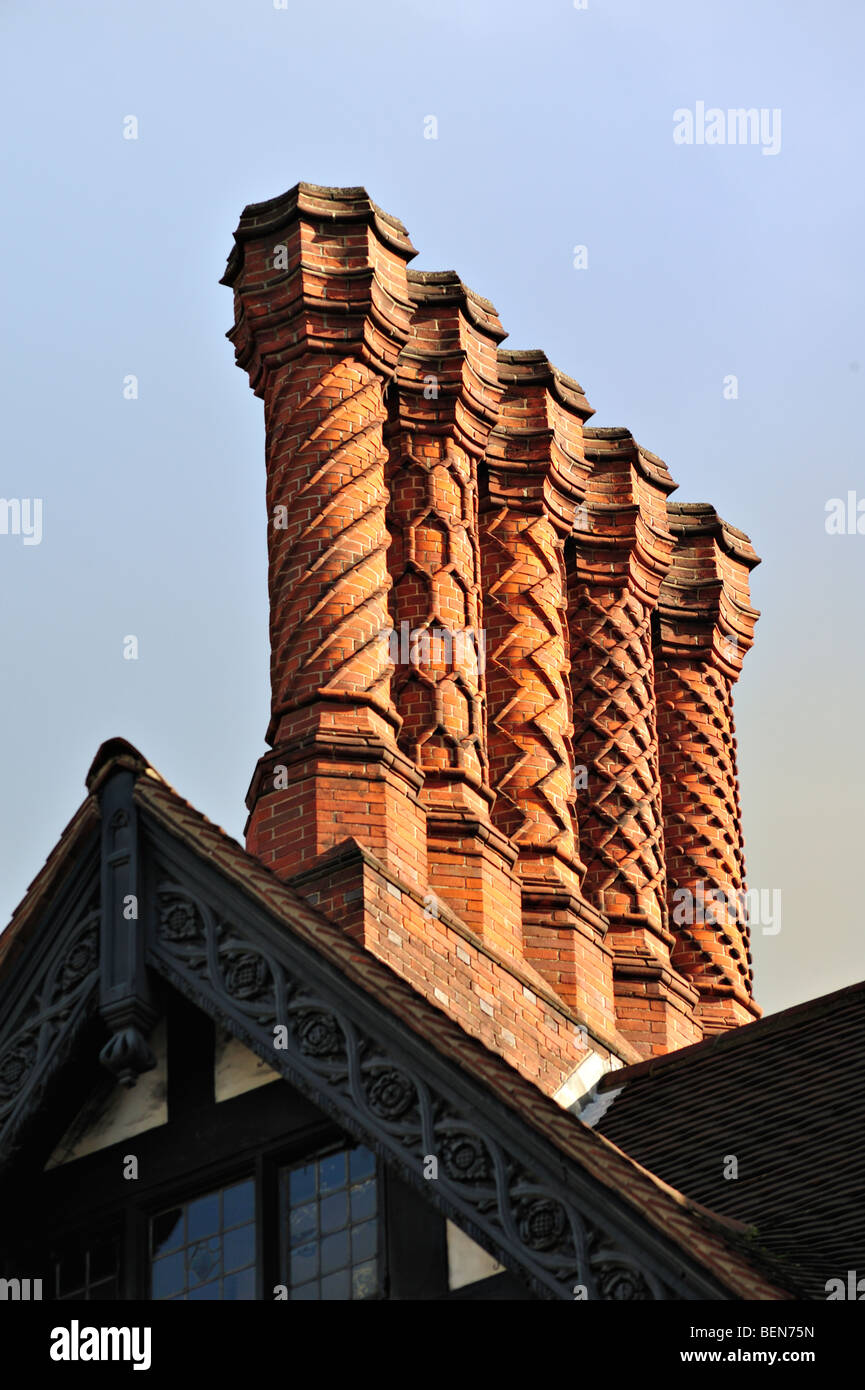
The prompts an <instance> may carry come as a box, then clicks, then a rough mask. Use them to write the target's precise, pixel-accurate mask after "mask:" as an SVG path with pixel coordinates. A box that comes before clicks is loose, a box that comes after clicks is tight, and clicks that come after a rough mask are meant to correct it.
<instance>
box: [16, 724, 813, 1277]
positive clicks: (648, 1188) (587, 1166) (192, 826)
mask: <svg viewBox="0 0 865 1390" xmlns="http://www.w3.org/2000/svg"><path fill="white" fill-rule="evenodd" d="M118 764H122V765H125V766H129V767H131V768H133V769H134V770H135V771H136V772H137V773H138V778H137V781H136V784H135V799H136V802H137V804H138V805H139V807H140V808H141V809H142V810H143V811H146V812H147V813H149V815H151V816H152V817H153V818H154V819H155V820H156V821H157V822H159V823H160V824H161V825H162V826H163V827H164V828H165V829H166V830H168V831H169V832H170V833H171V834H173V835H174V836H176V837H177V838H178V839H179V840H181V841H182V842H185V843H186V844H188V845H189V846H191V847H192V848H193V849H194V850H195V851H196V852H197V853H198V854H199V855H201V856H203V857H204V858H205V859H207V860H208V861H209V862H210V863H211V864H213V865H214V866H215V867H216V868H217V869H218V870H219V871H220V872H221V873H222V874H223V875H225V877H226V878H227V879H228V880H230V881H232V882H234V883H235V884H237V885H238V886H239V887H240V888H242V889H243V890H244V891H245V892H246V893H247V894H248V895H249V896H250V897H251V898H253V899H254V900H256V901H257V902H259V903H260V904H261V905H262V906H263V907H264V908H265V909H267V910H268V911H269V912H270V913H271V914H273V915H274V916H275V917H277V918H278V919H279V920H280V921H281V922H282V923H283V925H284V927H285V929H286V930H287V931H290V932H293V933H295V934H296V935H297V936H299V937H301V938H302V939H303V940H304V941H306V942H307V943H308V944H310V945H312V946H313V947H315V949H316V950H318V951H319V952H321V954H322V955H323V956H324V957H325V958H327V959H328V960H329V961H331V962H332V963H333V964H334V965H336V966H337V967H338V968H339V969H340V970H341V971H342V972H343V974H344V975H345V976H346V977H347V978H349V979H351V980H353V981H354V982H355V983H356V984H357V985H358V986H359V987H360V988H362V989H363V990H364V991H365V992H366V993H367V994H368V995H370V996H372V997H374V998H375V999H376V1000H378V1002H379V1003H380V1004H381V1007H382V1008H383V1009H386V1010H388V1011H389V1012H390V1013H391V1014H393V1015H395V1016H396V1017H398V1018H399V1019H400V1020H401V1021H402V1022H403V1023H404V1024H405V1025H406V1026H407V1027H409V1028H411V1029H412V1030H413V1031H414V1032H415V1033H417V1034H418V1035H419V1036H421V1037H423V1038H424V1040H425V1042H426V1044H427V1045H428V1046H430V1047H432V1048H434V1049H435V1050H436V1051H438V1052H439V1053H440V1054H441V1055H443V1056H445V1057H447V1058H449V1059H450V1060H451V1061H452V1062H455V1063H456V1064H457V1065H459V1066H460V1067H462V1068H464V1069H465V1070H466V1071H467V1072H469V1073H471V1074H472V1075H473V1076H474V1077H475V1078H476V1079H477V1080H479V1081H480V1082H481V1083H482V1084H483V1085H484V1086H486V1087H487V1088H488V1089H489V1091H490V1092H491V1093H492V1094H494V1095H495V1096H496V1098H497V1099H498V1100H499V1101H500V1102H501V1103H502V1104H503V1105H505V1106H507V1107H509V1108H510V1109H511V1110H512V1111H514V1112H515V1113H517V1114H518V1115H519V1116H520V1117H521V1118H522V1120H523V1121H524V1122H525V1123H527V1124H529V1125H530V1126H532V1127H533V1128H534V1129H535V1130H536V1131H537V1132H538V1133H539V1134H540V1135H542V1136H543V1137H544V1138H545V1139H546V1140H547V1142H548V1143H549V1144H551V1145H553V1146H554V1147H555V1148H556V1149H557V1150H558V1151H559V1152H560V1154H561V1155H562V1157H563V1158H564V1159H566V1160H570V1161H572V1162H573V1163H574V1164H575V1165H576V1167H577V1168H578V1169H581V1170H582V1171H583V1172H585V1173H586V1174H588V1175H589V1176H590V1177H591V1178H593V1179H594V1180H595V1181H596V1182H597V1183H598V1184H600V1185H601V1186H602V1187H604V1188H606V1189H607V1190H609V1192H610V1193H611V1194H612V1195H613V1196H614V1198H615V1197H617V1198H618V1199H619V1200H621V1201H623V1202H624V1203H625V1204H626V1205H627V1206H628V1207H630V1208H631V1209H632V1210H634V1211H636V1212H637V1213H638V1214H639V1215H640V1216H641V1217H642V1218H643V1219H644V1220H645V1221H646V1222H647V1223H648V1224H649V1225H650V1226H652V1227H653V1228H655V1230H656V1231H658V1232H660V1233H661V1235H663V1236H664V1237H665V1238H666V1239H667V1240H669V1241H670V1242H672V1243H673V1244H674V1245H676V1246H678V1247H679V1248H680V1249H681V1250H682V1252H683V1254H684V1255H687V1256H688V1257H689V1258H690V1259H691V1260H692V1261H694V1262H695V1263H697V1264H698V1265H700V1266H701V1267H702V1268H703V1269H705V1270H706V1271H707V1272H709V1273H710V1274H711V1275H712V1276H714V1278H715V1279H717V1280H718V1281H719V1283H720V1284H722V1285H723V1286H724V1287H725V1288H726V1289H727V1290H728V1291H729V1293H730V1295H731V1296H732V1297H734V1298H736V1297H737V1298H742V1299H759V1300H778V1299H785V1298H789V1297H790V1296H791V1294H790V1292H789V1291H788V1290H787V1289H785V1286H784V1282H783V1279H782V1278H781V1277H780V1276H779V1275H778V1273H777V1271H776V1270H775V1269H774V1268H773V1266H772V1264H771V1262H769V1261H767V1260H766V1259H765V1257H764V1255H763V1254H762V1253H761V1251H760V1249H759V1246H757V1245H755V1244H754V1242H753V1240H752V1238H751V1234H750V1233H749V1232H748V1230H747V1229H746V1227H745V1226H743V1225H742V1224H741V1223H740V1222H738V1221H735V1220H729V1219H727V1218H726V1217H723V1216H721V1217H719V1216H718V1215H717V1213H714V1212H711V1211H707V1210H705V1209H703V1208H702V1207H701V1206H700V1205H698V1204H697V1203H695V1202H694V1201H692V1200H689V1198H687V1197H685V1196H683V1195H682V1194H681V1193H680V1192H677V1191H675V1189H674V1188H673V1187H672V1186H670V1185H669V1184H668V1183H667V1182H665V1181H663V1180H661V1179H660V1178H659V1177H657V1176H656V1175H655V1174H653V1173H651V1172H649V1171H647V1169H646V1168H644V1167H642V1166H641V1165H640V1163H638V1162H637V1161H635V1160H634V1158H632V1157H631V1156H629V1155H628V1154H626V1153H624V1152H622V1151H621V1149H619V1148H618V1147H617V1146H616V1145H615V1144H614V1143H611V1142H610V1141H609V1140H608V1139H607V1138H605V1137H604V1136H602V1135H601V1134H598V1133H595V1132H594V1131H593V1130H591V1129H590V1128H589V1127H588V1126H587V1125H584V1124H582V1123H581V1122H580V1121H579V1120H577V1119H576V1118H575V1117H574V1116H573V1115H571V1114H570V1113H568V1112H567V1111H565V1110H563V1109H561V1108H560V1107H559V1106H558V1105H557V1104H556V1103H555V1102H554V1101H553V1100H551V1099H550V1098H549V1097H547V1096H545V1095H544V1094H543V1093H542V1092H541V1091H540V1090H538V1089H537V1088H536V1087H535V1086H533V1085H532V1084H531V1082H529V1081H527V1080H526V1079H525V1078H524V1077H522V1076H521V1075H520V1074H519V1073H518V1072H517V1071H515V1070H514V1068H512V1067H511V1066H509V1064H508V1063H507V1062H506V1061H504V1059H503V1058H501V1057H499V1056H498V1055H497V1054H496V1053H493V1052H491V1051H490V1050H489V1049H487V1048H486V1047H485V1046H484V1045H483V1044H482V1043H481V1042H479V1041H478V1040H476V1039H474V1038H472V1037H470V1036H469V1035H468V1034H467V1033H465V1032H464V1031H463V1029H462V1028H460V1026H459V1025H458V1024H457V1023H456V1022H455V1021H454V1020H452V1019H451V1018H449V1017H448V1016H447V1015H446V1014H445V1013H444V1012H443V1011H441V1010H439V1009H437V1008H436V1007H435V1006H434V1005H432V1004H431V1003H430V1002H429V1001H428V1000H427V999H425V998H424V997H423V996H422V995H420V994H419V993H417V991H415V990H414V989H412V987H411V986H410V985H409V984H407V983H406V982H405V981H404V980H402V979H400V978H399V977H398V976H397V975H395V974H394V972H393V971H392V970H391V969H390V968H389V967H388V966H387V965H386V964H384V963H383V962H382V961H379V960H377V959H376V958H375V957H374V956H373V955H371V954H370V953H369V952H367V951H365V950H363V949H360V948H359V947H358V946H357V945H356V943H354V942H353V941H352V940H351V939H350V938H349V937H347V936H346V935H345V934H344V933H343V932H341V931H340V930H339V929H338V928H337V927H336V926H334V925H333V923H331V922H330V921H328V920H327V919H326V918H324V917H323V916H321V914H319V913H318V912H316V910H315V909H314V908H312V907H310V905H309V904H308V903H306V902H305V901H304V900H303V899H302V898H301V897H299V896H298V894H297V893H295V892H294V891H293V890H292V889H291V888H290V887H289V886H288V885H286V884H285V883H282V882H281V881H280V880H279V879H278V878H276V876H275V875H274V874H273V873H271V872H270V870H268V869H267V868H265V867H264V866H263V865H262V864H260V863H259V862H258V860H257V859H255V858H253V856H252V855H250V854H248V853H247V851H246V850H245V849H244V848H243V846H241V845H240V844H238V843H237V841H235V840H233V839H232V838H231V837H230V836H229V835H227V834H226V833H225V831H223V830H221V829H220V828H219V827H218V826H216V825H214V824H212V823H211V822H210V821H208V820H207V818H206V817H205V816H203V815H201V814H200V812H198V811H196V810H195V809H194V807H192V806H190V805H189V803H188V802H186V801H184V800H183V798H182V797H180V796H179V795H178V794H177V793H176V792H175V791H174V790H173V789H172V788H171V787H170V786H169V785H168V784H167V783H166V782H165V781H164V779H163V778H162V777H161V776H160V775H159V773H158V772H156V771H155V769H153V768H152V767H150V765H149V764H148V763H147V762H146V761H145V759H144V758H143V757H142V756H141V754H139V753H138V752H137V750H135V749H133V748H132V747H131V745H129V744H126V743H124V742H123V741H121V740H113V741H112V743H111V744H110V745H103V749H101V750H100V753H99V754H97V757H96V759H95V760H94V764H93V766H92V768H91V772H90V776H89V778H88V787H89V790H90V797H89V798H88V801H87V802H85V803H84V805H83V806H82V808H81V810H80V811H79V812H78V816H82V817H85V818H86V819H87V820H88V821H89V818H90V815H91V814H92V812H91V811H88V810H87V809H86V808H87V807H88V806H91V807H92V801H93V798H94V796H95V793H96V791H97V790H98V787H99V785H100V783H101V782H102V780H103V778H104V777H105V776H106V775H107V774H108V772H109V770H110V769H113V768H116V767H117V766H118ZM76 820H77V817H76V818H75V819H73V822H72V823H71V825H72V826H74V825H75V824H76ZM68 844H69V845H70V846H71V844H72V837H71V836H69V838H68ZM69 852H70V849H69V848H67V852H66V853H67V855H68V853H69ZM59 853H60V847H59V846H58V849H57V850H55V851H54V852H53V853H52V855H51V856H50V858H49V860H48V862H47V864H46V866H45V868H44V869H43V870H42V872H41V874H40V875H38V876H37V878H36V880H35V881H34V889H33V890H31V891H34V890H38V891H39V894H40V899H41V898H42V895H43V892H44V891H45V889H44V882H43V880H45V881H47V880H49V879H51V878H52V876H53V875H54V874H55V873H57V872H58V868H59V866H58V864H57V856H58V854H59ZM62 857H63V858H64V859H65V858H66V855H64V856H62ZM30 916H31V914H30V910H29V906H28V900H27V899H26V898H25V900H24V902H23V903H22V905H21V907H19V909H18V910H17V912H16V914H15V917H14V918H13V922H12V924H10V927H9V928H7V932H13V934H17V931H18V930H19V928H18V927H16V923H20V922H21V921H24V920H29V918H30ZM2 939H3V938H0V940H2ZM8 954H9V953H8V952H7V955H8ZM8 965H9V961H8V959H6V957H0V978H2V975H3V974H4V973H5V970H6V969H7V968H8ZM628 1070H629V1071H638V1070H639V1068H638V1067H637V1068H630V1069H628ZM623 1074H624V1073H622V1072H619V1073H616V1075H617V1076H621V1075H623Z"/></svg>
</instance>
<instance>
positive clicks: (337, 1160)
mask: <svg viewBox="0 0 865 1390" xmlns="http://www.w3.org/2000/svg"><path fill="white" fill-rule="evenodd" d="M345 1158H346V1156H345V1154H344V1153H341V1154H331V1156H330V1158H323V1159H322V1160H321V1163H320V1164H319V1181H320V1185H321V1191H322V1192H333V1191H334V1190H335V1189H336V1188H338V1187H345V1176H346V1175H345Z"/></svg>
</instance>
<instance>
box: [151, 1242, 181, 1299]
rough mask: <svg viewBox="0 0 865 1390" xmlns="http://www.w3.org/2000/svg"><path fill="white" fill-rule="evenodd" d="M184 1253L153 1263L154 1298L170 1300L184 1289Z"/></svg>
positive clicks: (168, 1256)
mask: <svg viewBox="0 0 865 1390" xmlns="http://www.w3.org/2000/svg"><path fill="white" fill-rule="evenodd" d="M183 1273H184V1267H183V1253H182V1251H181V1252H180V1253H178V1254H176V1255H165V1256H164V1257H163V1258H162V1259H161V1260H154V1261H153V1297H154V1298H170V1297H171V1295H172V1294H175V1293H180V1292H181V1291H182V1289H183V1287H184V1278H183Z"/></svg>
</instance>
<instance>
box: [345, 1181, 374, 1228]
mask: <svg viewBox="0 0 865 1390" xmlns="http://www.w3.org/2000/svg"><path fill="white" fill-rule="evenodd" d="M375 1198H376V1192H375V1183H374V1182H363V1183H361V1184H360V1186H359V1187H353V1188H352V1189H351V1219H352V1221H366V1220H368V1219H369V1217H371V1216H375Z"/></svg>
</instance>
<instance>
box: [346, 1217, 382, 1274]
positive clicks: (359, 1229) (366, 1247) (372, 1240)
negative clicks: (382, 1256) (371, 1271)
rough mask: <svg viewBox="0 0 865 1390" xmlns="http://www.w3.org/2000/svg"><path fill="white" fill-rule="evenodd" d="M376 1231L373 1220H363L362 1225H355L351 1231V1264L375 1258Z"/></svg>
mask: <svg viewBox="0 0 865 1390" xmlns="http://www.w3.org/2000/svg"><path fill="white" fill-rule="evenodd" d="M377 1236H378V1231H377V1230H376V1228H375V1222H374V1221H364V1223H363V1225H362V1226H355V1227H354V1229H353V1230H352V1233H351V1258H352V1263H353V1264H362V1263H363V1261H364V1260H372V1259H374V1258H375V1248H376V1239H377Z"/></svg>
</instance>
